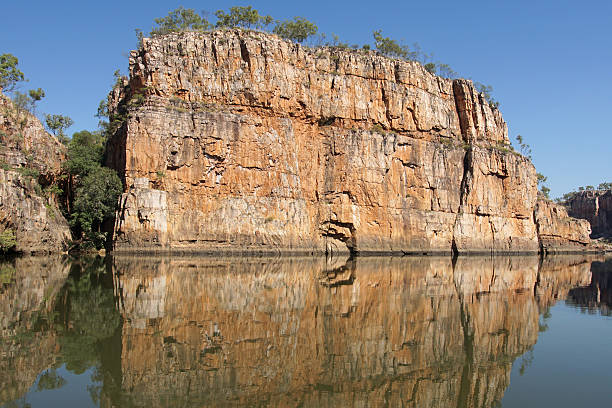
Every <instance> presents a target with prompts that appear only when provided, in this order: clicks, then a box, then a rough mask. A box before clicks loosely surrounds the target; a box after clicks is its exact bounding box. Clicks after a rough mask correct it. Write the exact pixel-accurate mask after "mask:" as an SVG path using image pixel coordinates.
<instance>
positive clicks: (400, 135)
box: [108, 30, 539, 253]
mask: <svg viewBox="0 0 612 408" xmlns="http://www.w3.org/2000/svg"><path fill="white" fill-rule="evenodd" d="M129 69H130V78H129V81H126V82H125V83H124V85H125V86H124V87H120V88H116V89H115V90H114V91H113V93H112V94H111V96H110V100H109V101H110V105H109V106H110V108H111V112H112V114H113V115H114V116H115V117H117V118H120V117H124V118H125V122H124V123H123V125H122V126H121V127H120V129H119V131H118V132H117V133H116V134H115V135H114V138H113V139H112V140H111V148H110V151H109V159H108V160H109V161H108V164H109V165H110V166H111V167H113V168H115V169H117V170H118V171H119V173H120V174H124V180H125V185H126V191H125V194H124V195H123V197H122V199H121V209H120V211H119V212H118V216H117V221H116V226H115V249H116V250H169V249H170V250H200V251H219V250H221V251H289V252H291V251H293V252H325V251H327V252H334V251H351V252H355V253H367V252H398V253H402V252H403V253H425V252H427V253H429V252H449V251H451V250H452V249H454V250H456V251H457V252H462V253H465V252H522V251H526V252H535V251H538V250H539V243H538V236H537V231H536V224H535V221H534V207H535V204H536V198H537V186H536V184H537V183H536V172H535V169H534V167H533V165H532V164H531V162H530V161H529V160H527V159H526V158H524V157H523V156H521V155H519V154H517V153H515V152H513V151H512V150H511V149H510V148H509V141H508V136H507V126H506V123H505V122H504V121H503V119H502V117H501V114H500V112H499V111H498V110H497V109H492V108H491V107H490V106H489V104H488V103H487V101H486V100H484V98H483V96H482V95H480V94H478V92H476V91H475V89H474V86H473V84H472V83H471V81H466V80H448V79H443V78H440V77H437V76H434V75H431V74H430V73H428V72H427V71H425V69H424V68H423V67H422V66H421V65H420V64H418V63H414V62H405V61H398V60H392V59H389V58H385V57H382V56H380V55H377V54H376V53H375V52H359V51H348V50H340V49H331V48H324V49H310V48H307V47H302V46H300V45H298V44H294V43H290V42H286V41H283V40H281V39H279V38H278V37H276V36H274V35H270V34H265V33H258V32H244V31H239V30H224V31H215V32H208V33H182V34H171V35H167V36H164V37H156V38H152V39H145V40H144V42H143V46H142V48H141V49H140V50H138V51H133V52H132V53H131V57H130V67H129Z"/></svg>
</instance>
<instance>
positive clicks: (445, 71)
mask: <svg viewBox="0 0 612 408" xmlns="http://www.w3.org/2000/svg"><path fill="white" fill-rule="evenodd" d="M436 69H437V71H438V75H440V76H441V77H443V78H449V79H453V78H458V77H459V74H457V73H456V72H455V71H454V70H453V69H452V68H451V67H450V65H448V64H437V65H436Z"/></svg>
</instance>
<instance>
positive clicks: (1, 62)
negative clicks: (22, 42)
mask: <svg viewBox="0 0 612 408" xmlns="http://www.w3.org/2000/svg"><path fill="white" fill-rule="evenodd" d="M18 64H19V60H18V59H17V57H15V56H14V55H12V54H2V55H0V89H2V90H3V91H4V92H12V91H14V90H15V87H16V85H17V83H19V82H21V81H24V80H25V76H24V75H23V72H21V71H20V70H19V68H17V65H18Z"/></svg>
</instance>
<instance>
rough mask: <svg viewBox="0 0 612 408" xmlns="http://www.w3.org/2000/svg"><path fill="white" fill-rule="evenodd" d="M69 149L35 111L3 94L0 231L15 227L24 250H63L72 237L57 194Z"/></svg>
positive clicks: (0, 97)
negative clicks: (48, 189) (22, 107)
mask: <svg viewBox="0 0 612 408" xmlns="http://www.w3.org/2000/svg"><path fill="white" fill-rule="evenodd" d="M65 159H66V148H65V147H64V146H63V145H62V144H61V143H60V142H59V141H58V140H57V139H56V138H55V137H53V136H52V135H50V134H49V133H47V132H46V131H45V129H44V128H43V126H42V124H41V123H40V121H39V120H38V119H37V118H36V117H35V116H34V115H32V114H31V113H29V112H25V111H20V110H18V109H17V108H16V107H15V106H14V104H13V103H12V102H11V100H10V99H9V98H7V97H6V96H4V95H3V94H2V93H0V232H2V231H5V230H10V231H12V232H13V233H14V235H15V238H16V241H17V244H16V246H15V250H16V251H18V252H22V253H41V252H61V251H63V250H65V249H66V248H67V246H68V242H69V241H70V239H71V234H70V228H69V226H68V223H67V222H66V220H65V219H64V217H63V216H62V213H61V211H60V210H59V208H58V204H57V199H56V197H55V196H54V194H53V193H51V192H44V191H43V190H44V189H45V188H46V187H48V186H51V185H52V184H58V177H59V176H60V173H61V171H62V162H63V161H64V160H65Z"/></svg>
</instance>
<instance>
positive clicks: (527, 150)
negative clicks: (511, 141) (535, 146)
mask: <svg viewBox="0 0 612 408" xmlns="http://www.w3.org/2000/svg"><path fill="white" fill-rule="evenodd" d="M516 142H517V143H518V145H519V151H520V153H521V154H522V155H523V156H525V157H527V158H528V159H529V160H531V147H529V145H528V144H527V143H525V141H524V140H523V136H521V135H517V136H516Z"/></svg>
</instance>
